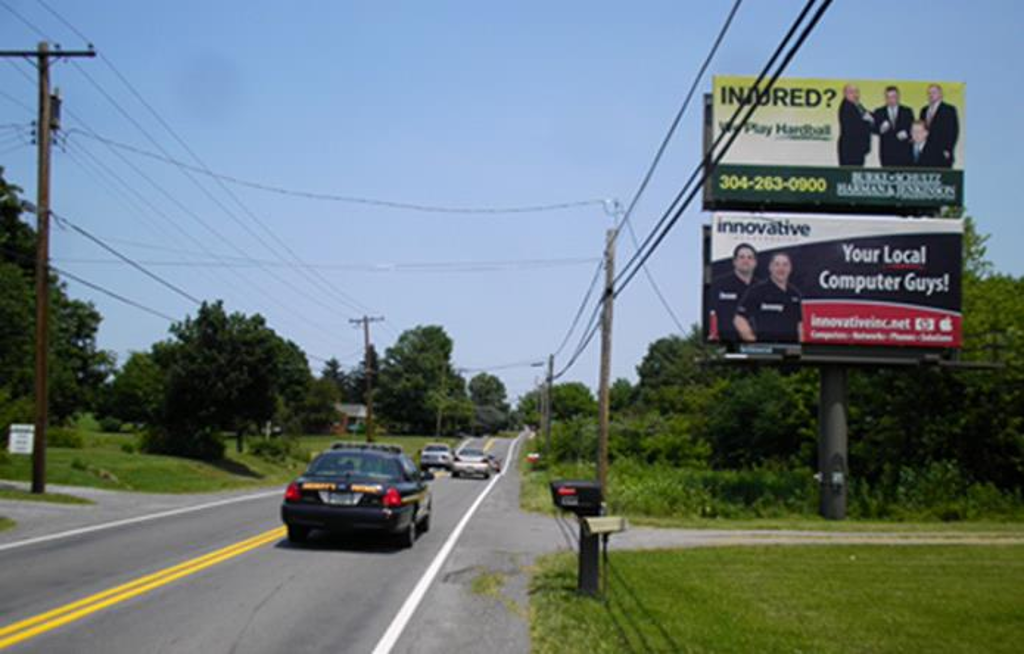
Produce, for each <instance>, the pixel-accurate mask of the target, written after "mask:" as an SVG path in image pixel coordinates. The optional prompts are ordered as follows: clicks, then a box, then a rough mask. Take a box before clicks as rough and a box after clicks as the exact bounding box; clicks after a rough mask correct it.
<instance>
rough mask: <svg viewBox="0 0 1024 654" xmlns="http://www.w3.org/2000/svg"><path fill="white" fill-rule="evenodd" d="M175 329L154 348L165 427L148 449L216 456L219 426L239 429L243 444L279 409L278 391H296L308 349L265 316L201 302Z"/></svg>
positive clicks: (220, 449)
mask: <svg viewBox="0 0 1024 654" xmlns="http://www.w3.org/2000/svg"><path fill="white" fill-rule="evenodd" d="M171 333H172V335H173V337H174V338H173V339H172V340H170V341H167V342H165V343H161V344H158V346H157V347H155V348H154V356H155V358H156V361H157V363H158V364H159V365H160V367H161V368H162V369H163V370H164V371H165V374H166V394H165V399H164V410H163V412H162V415H161V420H160V423H161V424H160V429H158V430H153V431H152V433H151V434H150V435H149V437H148V438H147V441H146V445H147V449H150V450H152V451H158V452H163V453H167V454H178V455H182V456H190V457H196V458H205V459H211V458H218V457H220V456H222V455H223V444H222V443H221V441H220V439H219V437H218V435H219V432H220V431H233V432H236V433H237V434H238V435H239V447H241V437H242V435H243V434H245V433H246V432H249V433H251V432H253V431H257V430H258V429H259V427H260V426H261V425H263V423H265V422H266V421H267V420H269V419H270V418H271V416H273V415H274V412H275V409H276V406H277V402H278V396H279V394H281V393H283V392H287V393H296V392H297V391H296V388H297V387H298V385H299V382H298V381H297V380H299V379H300V378H301V377H302V370H301V369H300V368H301V363H302V362H304V361H305V355H303V354H302V352H301V350H298V348H297V346H295V345H294V344H292V343H289V342H287V341H284V340H283V339H281V338H280V337H279V336H278V335H277V334H275V333H274V331H273V330H271V329H270V328H269V327H267V326H266V323H265V321H264V320H263V317H262V316H259V315H255V316H245V315H243V314H241V313H232V314H228V313H227V312H226V311H225V310H224V306H223V304H222V303H221V302H216V303H213V304H208V303H205V302H204V303H203V304H202V306H200V308H199V311H198V312H197V313H196V317H195V318H186V319H185V320H184V321H183V322H181V323H176V324H175V325H174V326H172V327H171ZM305 377H306V379H307V380H308V378H309V369H308V367H306V368H305ZM303 386H304V387H308V386H306V384H303ZM294 397H295V398H296V399H301V396H299V395H295V396H294Z"/></svg>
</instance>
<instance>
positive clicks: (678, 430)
mask: <svg viewBox="0 0 1024 654" xmlns="http://www.w3.org/2000/svg"><path fill="white" fill-rule="evenodd" d="M985 240H986V239H985V237H983V236H981V235H979V234H978V233H977V232H976V231H975V229H974V225H973V222H972V221H970V219H968V222H967V229H966V235H965V250H964V262H965V264H964V275H963V305H964V325H965V327H964V329H965V336H964V348H963V351H962V353H961V354H962V359H964V360H968V361H989V360H991V358H992V357H993V356H997V357H998V361H999V362H1000V364H1001V365H1002V367H1001V368H998V369H995V370H986V371H974V372H964V371H961V372H952V371H945V370H938V369H932V368H914V369H901V370H871V369H853V370H851V371H850V373H849V396H850V415H849V431H850V439H849V442H850V456H849V484H850V486H849V494H848V498H849V510H848V513H849V516H850V517H851V518H853V519H854V520H855V521H863V522H864V523H865V524H871V523H886V522H900V523H905V522H922V523H926V524H927V523H939V524H946V525H951V524H957V523H972V522H979V521H980V522H984V523H996V524H998V523H1006V522H1017V523H1020V524H1022V525H1024V331H1022V330H1021V325H1024V277H1022V278H1016V277H1012V276H1009V275H1004V274H1000V273H998V272H997V271H995V270H994V269H993V268H992V266H991V264H990V263H989V262H988V261H987V260H986V258H985ZM717 356H719V355H718V353H717V351H716V350H715V348H713V347H711V346H708V345H707V344H705V343H704V342H703V338H702V335H701V334H700V332H699V331H698V330H697V329H696V328H694V329H693V330H692V331H691V332H690V333H689V334H686V335H675V336H669V337H665V338H661V339H658V340H656V341H655V342H653V343H651V344H650V346H649V347H648V350H647V353H646V355H645V356H644V358H643V360H642V361H641V362H640V363H639V365H638V366H637V376H638V382H637V383H636V384H632V383H630V382H629V381H627V380H625V379H619V380H617V381H616V382H615V383H614V384H613V385H612V388H611V401H610V405H611V413H612V419H611V427H610V434H609V458H610V461H611V465H610V473H609V485H610V488H609V492H608V497H607V500H608V502H609V506H610V508H611V510H612V511H614V512H616V513H620V514H625V515H626V516H627V517H629V518H630V519H631V520H632V521H633V522H635V523H639V522H643V523H646V524H656V525H665V526H670V525H674V526H692V525H694V524H700V525H706V526H720V525H721V526H727V523H734V524H737V525H740V524H741V523H744V522H747V523H748V524H752V523H751V522H750V521H755V522H756V523H757V524H761V525H787V524H790V525H798V524H808V523H811V524H813V523H814V522H815V516H816V514H817V508H818V507H817V501H818V482H817V481H816V480H815V478H814V474H815V472H816V471H817V398H818V381H819V380H818V372H817V370H815V369H802V368H792V369H787V368H744V369H738V368H736V367H735V366H726V365H715V359H716V357H717ZM552 395H553V400H552V406H553V417H554V425H553V429H552V438H551V442H550V446H549V444H548V443H547V440H546V439H545V438H544V437H543V436H539V437H538V438H537V440H535V441H533V442H532V443H531V444H530V445H528V446H527V447H526V448H525V449H526V450H534V451H537V452H539V453H540V454H541V463H540V465H539V466H537V467H531V466H529V465H524V468H523V470H524V472H523V479H524V488H523V493H522V503H523V506H524V507H525V508H528V509H531V510H549V507H550V506H551V500H550V497H549V495H548V489H547V482H548V481H549V480H550V479H553V478H560V477H561V478H579V477H583V478H593V477H594V476H595V475H594V461H595V454H596V451H597V419H596V414H597V402H596V400H595V399H594V397H593V395H592V394H591V392H590V390H589V389H588V388H587V387H586V386H585V385H583V384H579V383H565V384H557V385H555V386H554V388H553V391H552ZM539 400H540V396H539V392H537V391H534V392H532V393H530V394H527V395H526V396H524V397H523V398H522V399H521V401H520V403H519V405H518V407H517V412H518V415H519V416H520V417H521V419H522V420H523V421H524V422H526V423H527V424H539V423H540V414H539V412H538V407H539ZM820 524H826V523H824V521H821V522H820ZM846 524H847V525H848V524H849V523H846ZM741 526H746V525H741ZM844 526H846V525H843V526H840V527H839V528H842V527H844Z"/></svg>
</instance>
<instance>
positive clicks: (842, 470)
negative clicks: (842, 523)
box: [818, 365, 849, 520]
mask: <svg viewBox="0 0 1024 654" xmlns="http://www.w3.org/2000/svg"><path fill="white" fill-rule="evenodd" d="M819 370H820V375H821V386H820V397H819V404H818V476H819V482H820V484H821V494H820V501H821V504H820V513H821V517H823V518H825V519H826V520H844V519H845V518H846V489H847V487H848V486H849V468H848V466H847V436H848V434H847V424H846V416H847V404H848V400H847V392H846V368H845V367H843V366H840V365H825V366H821V368H820V369H819Z"/></svg>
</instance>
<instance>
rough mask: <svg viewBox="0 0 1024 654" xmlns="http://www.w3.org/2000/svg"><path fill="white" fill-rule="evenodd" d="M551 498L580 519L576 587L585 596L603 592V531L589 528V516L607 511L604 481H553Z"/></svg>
mask: <svg viewBox="0 0 1024 654" xmlns="http://www.w3.org/2000/svg"><path fill="white" fill-rule="evenodd" d="M551 499H552V501H553V502H554V503H555V506H557V507H558V508H559V509H562V510H563V511H570V512H572V513H575V514H576V515H577V517H579V518H580V521H579V522H580V539H579V547H580V550H579V569H578V573H577V582H576V589H577V590H578V591H579V592H580V593H581V594H583V595H590V596H597V595H598V594H599V593H600V592H601V567H600V565H601V563H600V560H601V559H600V554H601V534H600V533H593V532H592V531H591V530H590V529H587V524H586V520H585V519H586V518H587V517H593V516H599V515H601V514H602V513H603V512H604V509H603V496H602V491H601V484H600V483H598V482H596V481H553V482H551Z"/></svg>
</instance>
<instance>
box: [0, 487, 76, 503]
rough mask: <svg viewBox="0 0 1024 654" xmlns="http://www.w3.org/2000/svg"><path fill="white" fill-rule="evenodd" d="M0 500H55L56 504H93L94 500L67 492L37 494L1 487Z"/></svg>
mask: <svg viewBox="0 0 1024 654" xmlns="http://www.w3.org/2000/svg"><path fill="white" fill-rule="evenodd" d="M0 500H19V501H22V502H53V503H54V504H93V503H94V502H93V501H92V500H87V499H85V498H84V497H76V496H74V495H66V494H65V493H43V494H41V495H37V494H36V493H30V492H28V491H23V490H20V489H17V488H0Z"/></svg>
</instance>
